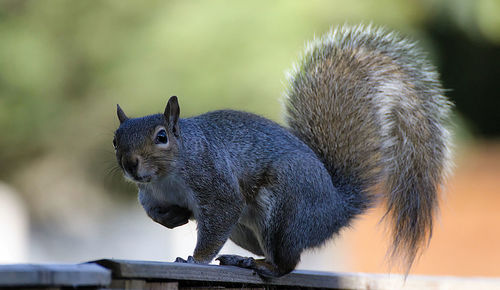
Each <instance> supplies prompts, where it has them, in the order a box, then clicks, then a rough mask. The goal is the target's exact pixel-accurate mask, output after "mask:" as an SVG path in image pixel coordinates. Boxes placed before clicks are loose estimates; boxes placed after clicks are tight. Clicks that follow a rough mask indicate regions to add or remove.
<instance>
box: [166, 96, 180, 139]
mask: <svg viewBox="0 0 500 290" xmlns="http://www.w3.org/2000/svg"><path fill="white" fill-rule="evenodd" d="M180 113H181V110H180V108H179V102H177V97H176V96H172V97H170V99H169V100H168V103H167V106H166V107H165V112H164V113H163V115H165V120H167V123H168V128H169V129H171V130H172V132H173V133H174V135H175V136H176V137H179V115H180Z"/></svg>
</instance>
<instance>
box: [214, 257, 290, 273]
mask: <svg viewBox="0 0 500 290" xmlns="http://www.w3.org/2000/svg"><path fill="white" fill-rule="evenodd" d="M216 260H218V261H219V262H220V265H227V266H236V267H240V268H246V269H252V270H254V271H255V272H257V274H259V276H261V277H263V278H275V277H281V276H283V275H285V274H288V273H289V272H291V271H292V270H293V269H294V268H295V265H296V263H295V264H294V265H293V266H291V267H285V268H282V267H279V266H277V265H275V264H274V263H272V262H269V261H267V260H266V259H254V258H252V257H242V256H238V255H221V256H219V257H218V258H217V259H216ZM297 262H298V260H297Z"/></svg>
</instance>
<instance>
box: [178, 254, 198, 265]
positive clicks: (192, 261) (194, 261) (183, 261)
mask: <svg viewBox="0 0 500 290" xmlns="http://www.w3.org/2000/svg"><path fill="white" fill-rule="evenodd" d="M175 263H187V264H198V263H197V262H196V260H195V259H194V258H193V256H189V257H188V258H187V260H184V259H183V258H181V257H177V258H176V259H175Z"/></svg>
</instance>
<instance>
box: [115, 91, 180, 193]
mask: <svg viewBox="0 0 500 290" xmlns="http://www.w3.org/2000/svg"><path fill="white" fill-rule="evenodd" d="M179 114H180V109H179V104H178V102H177V97H176V96H173V97H171V98H170V99H169V100H168V103H167V106H166V108H165V112H164V113H163V114H156V115H150V116H145V117H142V118H128V117H127V115H125V113H124V112H123V110H122V109H121V108H120V106H119V105H117V115H118V120H120V127H118V129H117V130H116V132H115V136H114V139H113V146H114V147H115V153H116V159H117V161H118V165H119V166H120V167H121V169H122V170H123V173H124V175H125V177H126V178H128V179H130V180H131V181H133V182H136V183H147V182H150V181H153V180H155V179H157V178H158V177H162V176H165V175H168V174H169V173H170V172H171V171H172V170H173V167H174V166H175V160H176V156H177V154H178V152H179V146H180V129H179Z"/></svg>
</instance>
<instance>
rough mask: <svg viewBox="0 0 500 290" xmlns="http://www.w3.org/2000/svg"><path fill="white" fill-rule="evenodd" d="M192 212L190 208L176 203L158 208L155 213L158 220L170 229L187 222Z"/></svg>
mask: <svg viewBox="0 0 500 290" xmlns="http://www.w3.org/2000/svg"><path fill="white" fill-rule="evenodd" d="M191 214H192V213H191V211H190V210H188V209H186V208H182V207H180V206H176V205H172V206H169V207H166V208H161V209H157V210H156V213H155V215H156V216H157V217H158V220H157V222H158V223H160V224H162V225H164V226H166V227H167V228H169V229H173V228H175V227H178V226H182V225H184V224H187V223H188V221H189V218H190V217H191Z"/></svg>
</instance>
